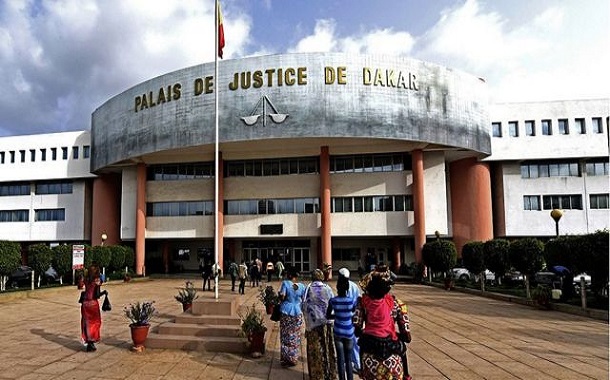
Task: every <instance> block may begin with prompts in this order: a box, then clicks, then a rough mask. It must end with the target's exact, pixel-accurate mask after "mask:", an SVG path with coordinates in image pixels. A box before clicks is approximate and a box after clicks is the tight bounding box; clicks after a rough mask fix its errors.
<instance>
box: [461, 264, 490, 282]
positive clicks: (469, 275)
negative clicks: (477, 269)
mask: <svg viewBox="0 0 610 380" xmlns="http://www.w3.org/2000/svg"><path fill="white" fill-rule="evenodd" d="M451 276H452V277H453V279H454V280H459V281H468V280H474V281H476V282H478V281H479V275H478V274H472V273H470V271H469V270H468V269H466V268H462V267H455V268H453V269H451ZM495 280H496V275H495V274H494V273H493V272H491V271H490V270H489V269H485V281H488V282H493V281H495Z"/></svg>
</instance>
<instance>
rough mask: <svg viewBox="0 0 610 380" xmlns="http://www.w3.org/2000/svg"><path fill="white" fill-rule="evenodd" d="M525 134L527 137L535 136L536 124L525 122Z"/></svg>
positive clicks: (532, 121)
mask: <svg viewBox="0 0 610 380" xmlns="http://www.w3.org/2000/svg"><path fill="white" fill-rule="evenodd" d="M525 134H526V135H527V136H536V123H535V122H534V120H526V121H525Z"/></svg>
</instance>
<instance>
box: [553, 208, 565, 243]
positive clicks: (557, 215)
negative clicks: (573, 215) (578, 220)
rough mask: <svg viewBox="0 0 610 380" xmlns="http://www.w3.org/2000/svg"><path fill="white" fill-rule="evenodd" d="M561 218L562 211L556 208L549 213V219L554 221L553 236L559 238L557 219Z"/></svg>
mask: <svg viewBox="0 0 610 380" xmlns="http://www.w3.org/2000/svg"><path fill="white" fill-rule="evenodd" d="M562 216H563V211H561V210H560V209H558V208H554V209H553V210H552V211H551V218H553V220H554V221H555V235H556V236H557V237H559V219H561V217H562Z"/></svg>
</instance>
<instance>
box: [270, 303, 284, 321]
mask: <svg viewBox="0 0 610 380" xmlns="http://www.w3.org/2000/svg"><path fill="white" fill-rule="evenodd" d="M281 318H282V312H281V311H280V304H277V305H274V306H273V311H272V312H271V317H270V319H271V320H272V321H273V322H279V320H280V319H281Z"/></svg>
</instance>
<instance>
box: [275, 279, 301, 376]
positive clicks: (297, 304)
mask: <svg viewBox="0 0 610 380" xmlns="http://www.w3.org/2000/svg"><path fill="white" fill-rule="evenodd" d="M304 291H305V285H303V284H301V283H300V282H298V272H297V271H296V270H295V269H294V268H293V269H290V270H289V272H288V279H286V280H284V281H282V284H281V285H280V290H279V292H278V293H279V295H280V300H281V301H282V303H281V304H280V312H281V313H282V315H281V317H280V364H281V365H282V366H283V367H292V366H295V365H296V364H297V361H298V360H299V353H300V351H301V350H300V345H301V327H302V326H303V317H302V315H303V313H302V311H301V299H302V297H303V293H304Z"/></svg>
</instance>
